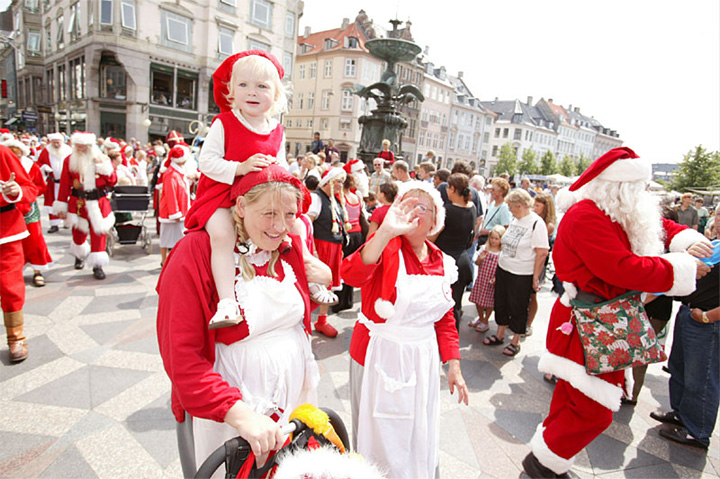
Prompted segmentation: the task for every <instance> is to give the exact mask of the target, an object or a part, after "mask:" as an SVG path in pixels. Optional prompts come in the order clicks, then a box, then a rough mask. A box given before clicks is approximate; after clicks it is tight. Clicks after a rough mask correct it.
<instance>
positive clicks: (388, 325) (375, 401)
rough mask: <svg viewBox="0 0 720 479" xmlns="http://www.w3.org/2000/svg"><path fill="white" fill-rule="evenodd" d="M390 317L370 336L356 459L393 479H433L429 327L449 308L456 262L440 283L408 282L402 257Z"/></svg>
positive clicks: (434, 393) (435, 356) (433, 366)
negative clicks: (376, 468)
mask: <svg viewBox="0 0 720 479" xmlns="http://www.w3.org/2000/svg"><path fill="white" fill-rule="evenodd" d="M398 254H399V255H400V266H399V268H398V277H397V283H396V288H397V300H396V302H395V314H394V315H393V316H392V317H391V318H390V319H388V320H387V322H385V323H374V322H372V321H370V320H368V319H367V318H366V317H365V316H363V315H362V314H361V315H360V322H361V323H362V324H364V325H365V326H366V327H367V328H368V329H369V330H370V342H369V344H368V348H367V353H366V355H365V368H364V371H363V378H362V390H361V394H360V396H361V397H360V407H359V411H358V433H357V448H358V453H360V454H361V455H362V456H363V457H365V458H366V459H368V460H369V461H372V462H374V463H377V464H378V465H379V466H380V467H383V468H386V470H387V471H388V474H387V476H388V477H391V478H393V479H397V478H408V479H423V478H431V477H434V475H435V470H436V468H437V464H438V454H437V452H438V432H439V427H438V418H439V393H440V354H439V352H438V342H437V337H436V334H435V327H434V324H435V322H436V321H438V320H439V319H441V318H442V317H443V316H444V315H445V313H447V312H448V310H449V309H451V308H452V307H453V304H454V302H453V300H452V293H451V289H450V285H451V284H452V283H453V282H454V281H455V279H457V267H456V266H455V261H454V260H453V259H452V258H451V257H450V256H447V255H443V256H444V271H445V275H444V276H427V275H408V274H407V272H406V270H405V262H404V260H403V256H402V252H398Z"/></svg>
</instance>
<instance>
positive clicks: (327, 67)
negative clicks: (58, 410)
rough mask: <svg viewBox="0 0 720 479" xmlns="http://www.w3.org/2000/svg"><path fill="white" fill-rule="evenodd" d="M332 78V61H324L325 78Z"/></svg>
mask: <svg viewBox="0 0 720 479" xmlns="http://www.w3.org/2000/svg"><path fill="white" fill-rule="evenodd" d="M330 77H332V60H325V78H330Z"/></svg>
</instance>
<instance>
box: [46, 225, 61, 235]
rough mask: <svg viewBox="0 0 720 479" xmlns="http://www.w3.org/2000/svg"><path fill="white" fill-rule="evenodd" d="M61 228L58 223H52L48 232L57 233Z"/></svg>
mask: <svg viewBox="0 0 720 479" xmlns="http://www.w3.org/2000/svg"><path fill="white" fill-rule="evenodd" d="M59 229H60V228H58V227H57V225H52V226H51V227H50V229H49V230H48V234H52V233H57V232H58V230H59Z"/></svg>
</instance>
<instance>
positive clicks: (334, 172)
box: [318, 166, 347, 186]
mask: <svg viewBox="0 0 720 479" xmlns="http://www.w3.org/2000/svg"><path fill="white" fill-rule="evenodd" d="M338 176H347V173H345V170H344V169H343V168H340V167H338V166H334V167H332V168H330V169H329V170H328V172H327V174H326V175H325V176H323V177H322V178H321V179H320V183H319V184H318V186H325V185H326V184H328V182H329V181H330V180H332V179H333V178H336V177H338Z"/></svg>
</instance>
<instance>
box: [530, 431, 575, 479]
mask: <svg viewBox="0 0 720 479" xmlns="http://www.w3.org/2000/svg"><path fill="white" fill-rule="evenodd" d="M543 432H545V428H544V427H543V425H542V423H540V424H538V427H537V430H536V431H535V435H534V436H533V437H532V439H530V449H531V450H532V452H533V454H535V457H537V458H538V461H540V464H542V465H543V466H545V467H547V468H550V469H551V470H552V471H553V472H554V473H555V474H565V473H566V472H568V471H569V470H570V468H571V467H572V465H573V463H574V462H575V458H574V457H572V458H570V459H565V458H562V457H560V456H558V455H557V454H555V453H554V452H552V451H551V450H550V448H549V447H548V445H547V443H546V442H545V438H544V437H543Z"/></svg>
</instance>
